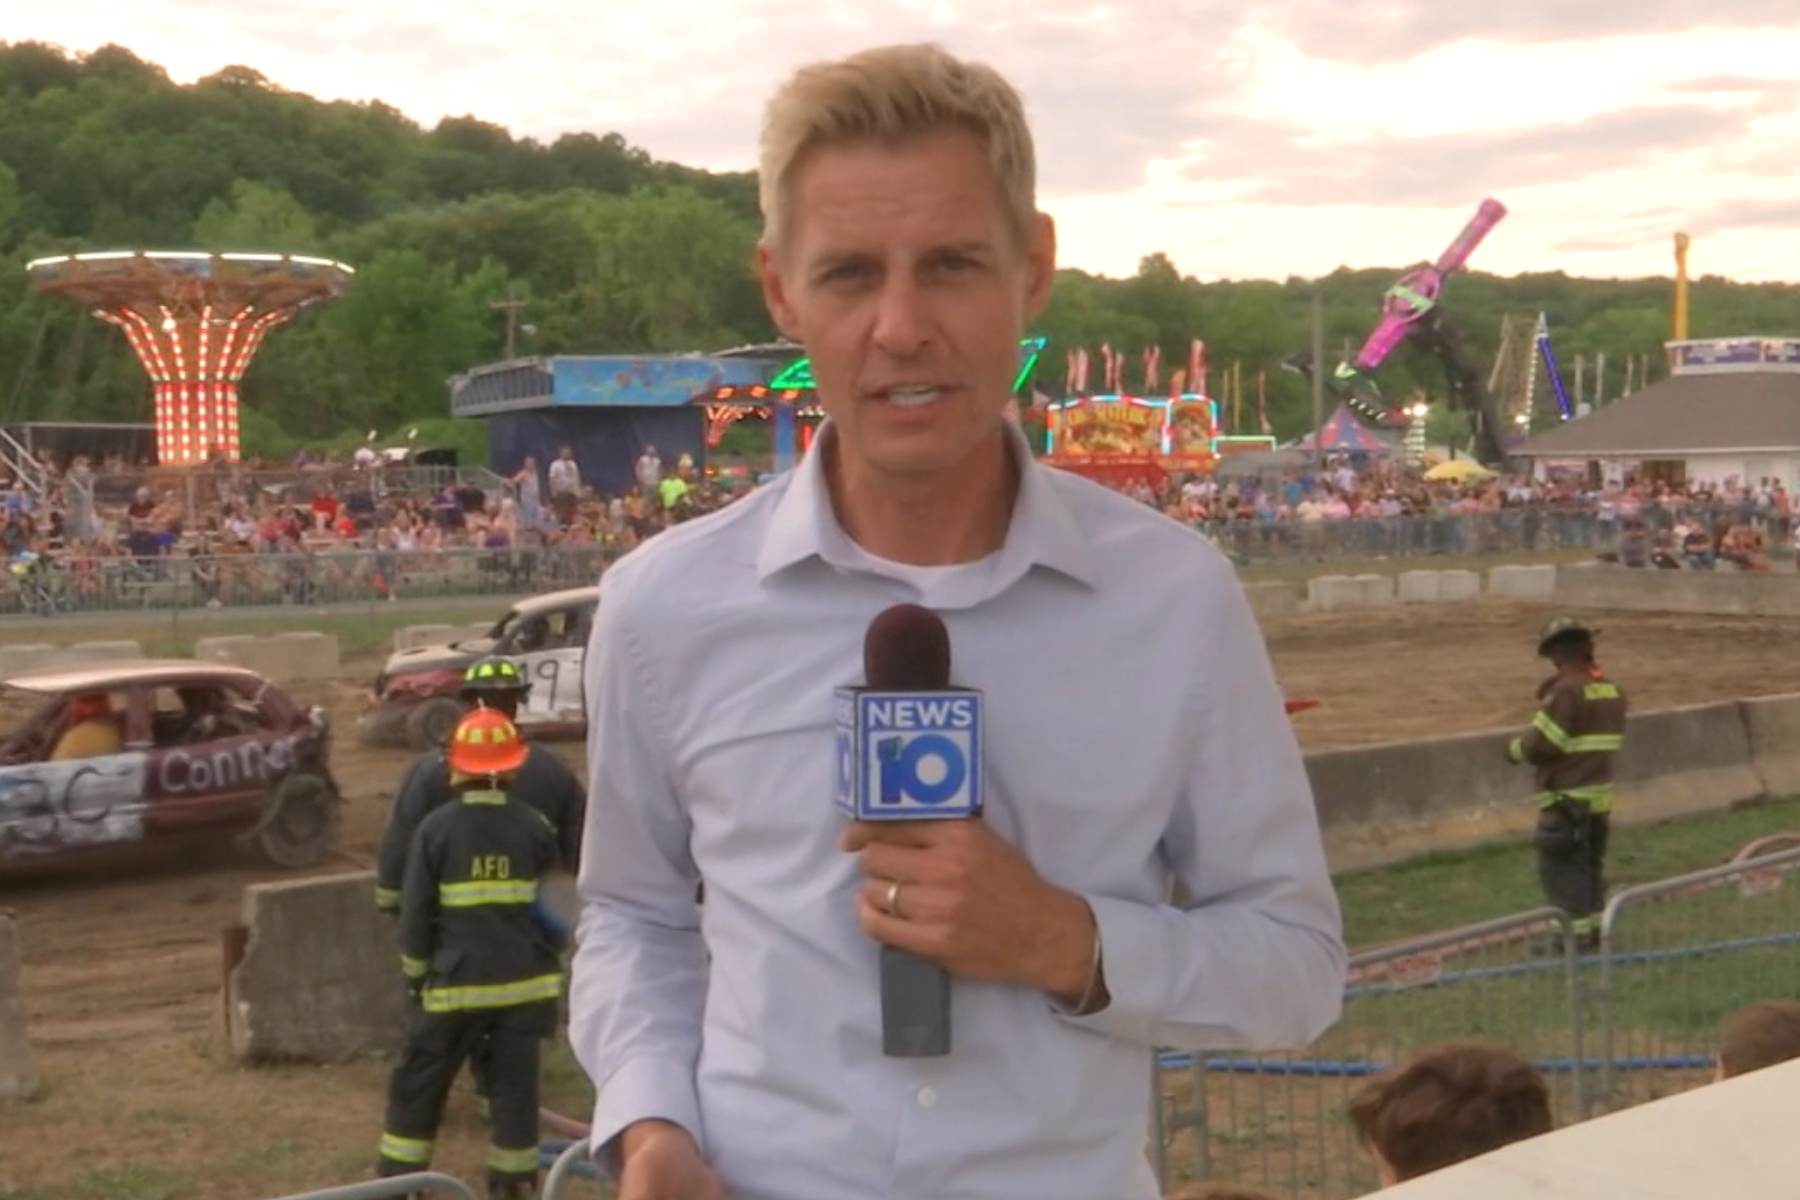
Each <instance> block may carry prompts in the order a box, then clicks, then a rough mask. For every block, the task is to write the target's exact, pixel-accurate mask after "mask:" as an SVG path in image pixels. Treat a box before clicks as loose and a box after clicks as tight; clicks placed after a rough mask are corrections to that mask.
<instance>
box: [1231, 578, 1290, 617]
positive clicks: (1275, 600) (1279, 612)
mask: <svg viewBox="0 0 1800 1200" xmlns="http://www.w3.org/2000/svg"><path fill="white" fill-rule="evenodd" d="M1244 596H1245V598H1246V599H1248V600H1249V601H1250V611H1251V612H1252V613H1255V614H1256V618H1257V619H1258V620H1265V619H1267V618H1269V617H1285V616H1288V615H1290V614H1292V613H1296V612H1299V611H1300V585H1299V584H1297V583H1247V584H1245V585H1244Z"/></svg>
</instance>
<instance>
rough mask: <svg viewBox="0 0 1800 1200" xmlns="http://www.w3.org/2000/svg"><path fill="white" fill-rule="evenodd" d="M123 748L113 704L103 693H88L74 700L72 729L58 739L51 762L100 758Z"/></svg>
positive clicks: (70, 721) (51, 755)
mask: <svg viewBox="0 0 1800 1200" xmlns="http://www.w3.org/2000/svg"><path fill="white" fill-rule="evenodd" d="M123 747H124V736H123V735H122V734H121V733H120V732H119V721H118V718H117V717H115V716H114V715H113V710H112V701H110V700H108V699H107V698H106V695H105V694H104V693H102V692H89V693H86V694H83V695H80V696H77V697H75V701H74V703H73V704H72V705H70V707H69V727H68V728H67V729H65V730H63V735H62V736H61V737H60V738H58V739H56V748H55V749H53V750H51V751H50V761H51V762H60V761H62V760H64V759H70V758H97V757H99V756H100V755H102V754H117V753H118V752H119V751H120V750H121V749H123Z"/></svg>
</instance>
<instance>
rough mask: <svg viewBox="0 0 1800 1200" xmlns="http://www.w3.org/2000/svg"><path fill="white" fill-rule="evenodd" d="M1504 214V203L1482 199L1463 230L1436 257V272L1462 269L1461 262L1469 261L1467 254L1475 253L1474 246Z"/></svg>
mask: <svg viewBox="0 0 1800 1200" xmlns="http://www.w3.org/2000/svg"><path fill="white" fill-rule="evenodd" d="M1505 215H1506V205H1504V204H1502V203H1500V202H1499V201H1498V200H1492V199H1489V200H1483V201H1482V202H1481V207H1480V208H1478V209H1476V210H1475V215H1474V216H1473V217H1472V218H1470V220H1469V223H1468V224H1467V225H1465V226H1463V231H1462V232H1461V233H1459V234H1457V235H1456V240H1455V241H1454V242H1451V243H1450V248H1449V249H1448V250H1445V251H1444V253H1443V254H1441V255H1440V256H1439V257H1438V260H1437V269H1438V274H1439V275H1448V274H1450V273H1451V272H1452V271H1460V270H1462V269H1463V264H1464V263H1466V262H1468V261H1469V256H1470V255H1471V254H1473V253H1475V248H1476V247H1477V246H1479V245H1481V242H1482V239H1483V238H1485V237H1487V235H1488V234H1489V233H1490V232H1491V231H1492V230H1493V228H1494V226H1496V225H1498V224H1499V223H1500V219H1501V218H1502V217H1504V216H1505Z"/></svg>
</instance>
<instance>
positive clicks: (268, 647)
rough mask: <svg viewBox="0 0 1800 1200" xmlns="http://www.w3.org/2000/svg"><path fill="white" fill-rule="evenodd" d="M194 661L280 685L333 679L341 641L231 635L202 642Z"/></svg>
mask: <svg viewBox="0 0 1800 1200" xmlns="http://www.w3.org/2000/svg"><path fill="white" fill-rule="evenodd" d="M194 657H196V658H207V659H219V660H221V661H224V662H229V663H236V664H237V665H238V666H240V667H248V668H249V669H250V670H252V671H256V672H258V673H260V674H262V675H265V676H267V677H268V678H269V679H272V680H274V681H275V682H277V683H302V682H307V681H310V680H319V679H330V678H332V677H333V676H335V675H336V674H337V670H338V659H339V654H338V640H337V638H336V637H334V636H332V635H330V634H324V633H278V634H276V635H275V636H274V637H252V636H250V635H248V634H241V633H239V634H228V635H225V636H222V637H209V638H201V639H200V640H199V641H198V642H196V643H195V644H194Z"/></svg>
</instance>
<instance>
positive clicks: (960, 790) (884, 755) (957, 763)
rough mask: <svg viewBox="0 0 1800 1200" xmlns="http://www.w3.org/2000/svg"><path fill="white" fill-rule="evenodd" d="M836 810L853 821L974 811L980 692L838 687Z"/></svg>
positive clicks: (978, 782)
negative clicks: (897, 690) (888, 690)
mask: <svg viewBox="0 0 1800 1200" xmlns="http://www.w3.org/2000/svg"><path fill="white" fill-rule="evenodd" d="M836 723H837V803H838V808H839V809H840V810H841V811H842V812H843V813H844V815H845V816H848V817H852V818H854V819H856V820H859V821H935V820H946V819H951V818H956V817H972V816H976V815H977V814H979V813H980V812H981V693H980V692H976V691H969V690H966V689H960V688H952V689H947V690H944V691H936V692H876V691H869V690H867V689H864V688H850V687H846V688H839V689H838V691H837V702H836Z"/></svg>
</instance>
